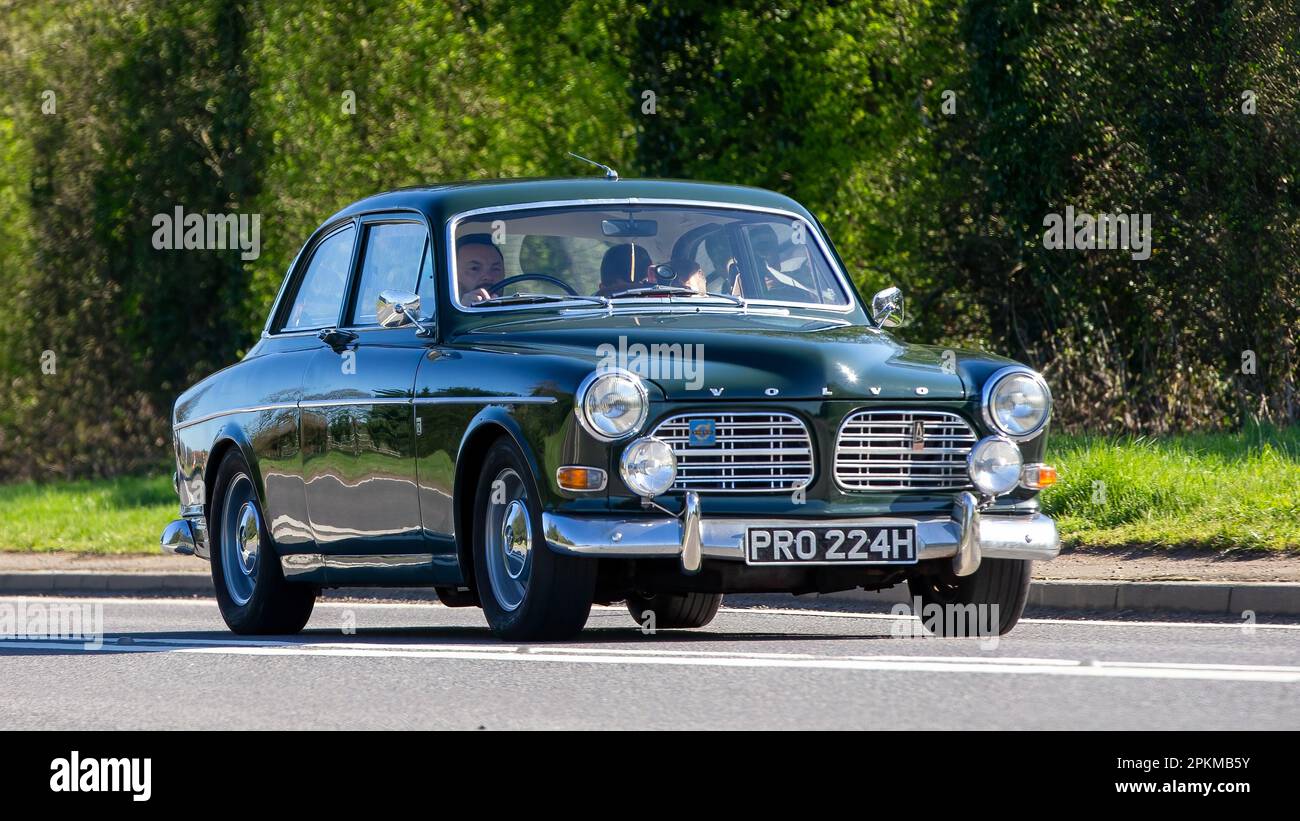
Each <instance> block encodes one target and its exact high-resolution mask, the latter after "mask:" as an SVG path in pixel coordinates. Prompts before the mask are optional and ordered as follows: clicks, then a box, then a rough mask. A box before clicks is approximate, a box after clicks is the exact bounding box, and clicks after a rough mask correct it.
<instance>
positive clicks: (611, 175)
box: [568, 151, 618, 181]
mask: <svg viewBox="0 0 1300 821" xmlns="http://www.w3.org/2000/svg"><path fill="white" fill-rule="evenodd" d="M568 153H569V156H570V157H573V158H574V159H575V160H582V161H583V162H585V163H591V164H592V165H594V166H596V167H597V168H599V169H601V170H603V171H604V172H605V179H607V180H615V181H617V180H618V172H617V171H615V170H614V169H612V168H610V167H609V166H608V165H605V164H604V163H598V162H596V161H595V160H589V159H587V158H586V157H583V156H581V155H579V154H574V153H573V152H572V151H570V152H568Z"/></svg>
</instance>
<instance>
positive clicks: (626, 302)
mask: <svg viewBox="0 0 1300 821" xmlns="http://www.w3.org/2000/svg"><path fill="white" fill-rule="evenodd" d="M902 312H903V298H902V295H901V293H900V292H899V291H898V289H896V288H889V289H887V290H885V291H882V292H880V293H878V294H876V295H875V296H874V297H873V298H872V299H871V300H870V302H869V303H864V301H863V300H862V298H861V297H860V296H859V295H858V294H857V293H856V291H855V290H854V287H853V284H852V282H851V280H850V279H849V277H848V275H847V273H846V272H845V270H844V266H843V263H842V262H841V260H840V259H839V257H838V256H837V255H836V253H835V249H834V247H833V246H832V245H831V242H830V239H829V237H827V236H826V234H825V232H824V231H823V229H822V226H821V224H820V223H819V222H818V221H817V219H816V218H815V217H814V216H813V215H812V214H810V213H809V212H808V211H807V210H805V209H804V208H803V207H802V206H800V205H799V204H798V203H796V202H794V201H793V200H791V199H789V198H787V197H784V196H782V195H780V194H776V193H773V192H770V191H764V190H760V189H754V188H744V187H738V186H730V185H713V184H701V183H693V182H676V181H660V180H624V179H618V178H617V175H615V174H613V173H612V172H611V173H609V174H608V175H607V177H606V178H605V179H597V178H589V179H556V180H518V181H495V182H480V183H458V184H448V185H438V186H429V187H422V188H412V189H405V190H401V191H393V192H389V193H384V194H379V195H376V196H373V197H369V198H367V199H364V200H361V201H359V202H357V203H355V204H353V205H350V206H348V207H347V208H345V209H343V210H342V211H340V212H338V213H337V214H335V215H334V216H332V217H330V218H329V219H327V220H326V221H325V222H324V223H323V224H322V225H321V227H320V228H319V229H318V230H317V231H316V232H315V233H314V234H313V235H312V236H311V237H310V238H309V239H308V240H307V242H306V243H305V244H304V245H303V247H302V250H301V251H300V252H299V254H298V257H297V258H296V259H295V260H294V261H293V263H292V264H291V266H290V267H289V270H288V272H287V274H286V276H285V280H284V284H283V286H282V288H281V290H280V293H279V296H278V297H277V299H276V301H275V304H274V305H273V306H272V308H271V311H270V314H269V316H268V318H267V322H266V327H265V330H264V331H263V333H262V336H261V339H260V340H259V341H258V343H257V344H256V345H255V346H254V347H253V348H252V350H250V351H249V352H248V354H247V356H245V357H244V359H243V360H242V361H240V362H238V363H236V364H233V365H231V366H230V367H228V368H226V369H225V370H222V371H220V372H218V373H215V374H213V375H212V376H209V377H208V378H206V379H204V380H203V381H201V382H199V383H198V384H196V385H194V386H193V387H192V388H190V389H189V390H187V391H186V392H185V393H184V394H183V395H181V396H180V397H179V399H178V400H177V402H176V405H175V409H174V413H173V427H174V444H175V451H176V461H177V471H176V488H177V492H178V494H179V496H180V514H181V515H180V518H179V519H177V520H176V521H175V522H172V523H171V524H170V525H169V526H168V527H167V528H166V530H165V531H164V533H163V536H162V546H163V549H164V550H166V551H170V552H175V553H183V554H192V555H195V556H197V557H200V558H203V559H206V560H208V561H209V563H210V565H211V570H212V577H213V581H214V584H215V587H216V594H217V599H218V603H219V606H220V608H221V612H222V615H223V617H224V618H225V621H226V623H227V624H228V625H229V626H230V628H231V629H232V630H234V631H235V632H238V633H263V634H265V633H273V634H280V633H292V632H296V631H298V630H300V629H301V628H302V627H303V626H304V625H305V624H306V623H307V620H308V618H309V617H310V615H311V610H312V606H313V604H314V602H315V600H316V597H317V595H318V593H319V591H320V590H321V589H322V588H327V587H348V586H366V587H375V586H407V587H409V586H428V587H432V588H434V589H435V590H436V591H437V595H438V597H439V598H440V599H441V601H442V602H443V603H445V604H447V605H449V606H453V607H460V606H476V607H481V608H482V610H483V612H484V615H485V616H486V619H487V622H488V624H489V625H490V627H491V629H492V631H493V632H494V633H495V634H497V635H499V636H500V637H502V638H505V639H510V640H530V639H563V638H567V637H571V636H573V635H574V634H576V633H577V632H578V631H580V630H581V629H582V628H583V626H584V625H585V623H586V621H587V619H588V615H589V613H590V610H591V607H592V604H593V603H602V604H613V603H617V602H626V604H627V608H628V610H629V611H630V613H631V615H632V617H633V618H635V619H636V620H637V622H639V623H640V624H642V625H643V626H644V627H653V628H655V629H670V628H692V627H702V626H704V625H706V624H708V623H709V621H710V620H711V619H712V618H713V617H714V615H715V614H716V613H717V611H718V607H719V604H720V603H721V601H722V597H723V595H724V594H727V593H792V594H807V593H826V592H833V591H843V590H851V589H856V588H864V589H867V590H875V589H881V588H886V587H891V586H893V585H897V584H902V583H904V582H906V583H907V585H908V586H909V587H910V590H911V593H912V595H913V596H914V597H915V598H916V599H918V600H919V601H921V602H922V603H923V604H925V605H927V606H928V605H940V606H946V607H962V608H970V607H972V606H975V607H987V608H990V609H992V611H993V612H994V613H995V614H996V621H995V622H994V626H995V628H996V630H997V632H1001V633H1005V632H1006V631H1008V630H1010V629H1011V628H1012V627H1013V626H1014V625H1015V623H1016V621H1017V620H1018V619H1019V618H1020V615H1021V612H1022V611H1023V609H1024V605H1025V599H1026V595H1027V591H1028V586H1029V579H1030V573H1031V568H1032V563H1033V562H1034V561H1042V560H1048V559H1052V558H1054V557H1055V556H1056V554H1057V552H1058V549H1059V542H1058V537H1057V531H1056V526H1055V524H1054V523H1053V522H1052V520H1051V519H1050V518H1049V517H1047V516H1045V515H1044V514H1043V513H1042V512H1041V511H1040V509H1039V504H1038V493H1039V491H1040V490H1041V489H1042V488H1043V487H1045V486H1047V485H1049V484H1051V483H1052V482H1053V481H1054V480H1055V475H1056V474H1055V471H1054V470H1053V469H1052V468H1051V467H1050V466H1048V465H1046V464H1044V462H1043V460H1044V449H1045V443H1046V437H1047V427H1048V420H1049V417H1050V415H1051V397H1050V394H1049V391H1048V388H1047V385H1046V383H1045V382H1044V381H1043V379H1042V377H1041V376H1039V375H1038V374H1037V373H1035V372H1034V371H1033V370H1031V369H1029V368H1027V367H1025V366H1024V365H1021V364H1018V363H1016V362H1014V361H1011V360H1007V359H1003V358H1001V357H997V356H990V355H988V354H984V353H979V352H974V351H966V350H952V349H944V348H938V347H930V346H923V345H912V344H908V343H906V342H904V341H902V340H901V339H899V338H898V337H897V336H896V333H897V331H896V330H891V329H897V328H898V326H899V325H900V323H901V319H902ZM953 623H954V622H953V621H952V620H948V619H943V620H938V621H936V622H934V623H933V626H932V627H931V629H933V630H936V631H938V632H945V631H947V632H954V628H953V627H952V624H953ZM629 624H630V623H629ZM945 625H946V626H945Z"/></svg>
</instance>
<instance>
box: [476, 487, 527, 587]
mask: <svg viewBox="0 0 1300 821" xmlns="http://www.w3.org/2000/svg"><path fill="white" fill-rule="evenodd" d="M527 498H528V496H527V492H526V491H525V490H524V483H523V480H522V479H521V478H520V476H519V474H518V473H516V472H515V471H514V469H513V468H506V469H504V470H502V471H501V472H500V473H498V474H497V476H496V478H495V479H494V480H493V482H492V489H491V496H490V497H489V500H488V509H487V517H486V518H487V521H486V522H485V523H484V524H485V530H484V533H485V536H486V542H487V544H486V547H487V549H486V554H487V555H486V558H487V570H488V582H489V583H490V584H491V586H492V596H493V598H494V599H496V602H497V604H498V605H499V606H500V607H501V609H502V610H506V611H512V610H515V609H517V608H518V607H519V605H521V604H523V602H524V596H525V595H527V593H528V579H529V576H530V575H531V574H532V568H533V524H532V518H531V517H530V516H529V515H528V503H527Z"/></svg>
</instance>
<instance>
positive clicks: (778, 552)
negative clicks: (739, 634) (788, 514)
mask: <svg viewBox="0 0 1300 821" xmlns="http://www.w3.org/2000/svg"><path fill="white" fill-rule="evenodd" d="M745 562H746V563H747V564H916V528H914V527H912V526H910V525H907V526H905V525H884V526H880V527H820V526H816V527H750V528H746V530H745Z"/></svg>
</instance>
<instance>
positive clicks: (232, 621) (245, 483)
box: [208, 451, 316, 635]
mask: <svg viewBox="0 0 1300 821" xmlns="http://www.w3.org/2000/svg"><path fill="white" fill-rule="evenodd" d="M208 532H209V536H210V538H211V544H212V560H211V565H212V584H213V587H214V588H216V594H217V606H218V607H220V608H221V617H222V618H223V619H225V621H226V626H228V627H229V628H230V629H231V630H232V631H234V632H236V633H240V634H243V635H249V634H256V635H266V634H281V635H282V634H289V633H297V632H298V631H299V630H302V628H303V626H305V625H306V624H307V620H308V619H310V618H311V611H312V607H313V606H315V604H316V590H315V588H313V587H311V586H309V585H305V584H290V583H289V582H286V581H285V580H284V574H283V573H282V572H281V570H280V556H279V553H278V552H277V551H276V549H275V544H274V542H272V541H271V534H270V532H269V531H268V530H267V528H266V516H265V514H264V513H263V511H262V503H261V502H260V501H259V500H258V498H257V490H256V487H255V486H254V484H253V473H252V471H251V470H249V469H248V463H247V462H246V461H245V460H244V457H243V454H241V453H239V452H238V451H231V452H230V453H229V454H228V455H227V456H226V458H225V459H224V460H223V461H222V462H221V466H220V467H219V468H218V469H217V478H216V483H215V486H214V488H213V493H212V508H211V509H210V510H209V511H208Z"/></svg>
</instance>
